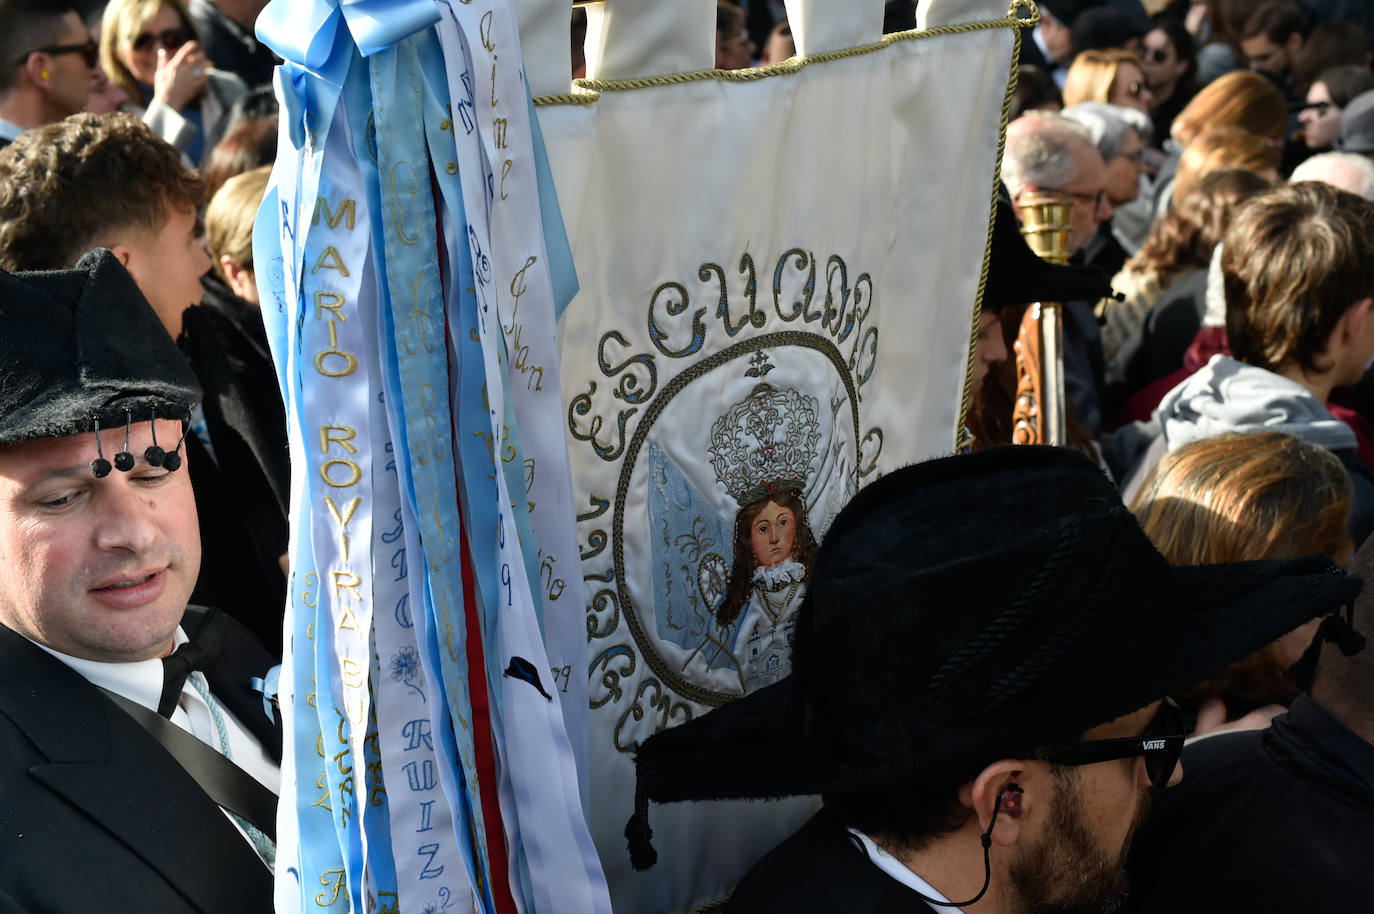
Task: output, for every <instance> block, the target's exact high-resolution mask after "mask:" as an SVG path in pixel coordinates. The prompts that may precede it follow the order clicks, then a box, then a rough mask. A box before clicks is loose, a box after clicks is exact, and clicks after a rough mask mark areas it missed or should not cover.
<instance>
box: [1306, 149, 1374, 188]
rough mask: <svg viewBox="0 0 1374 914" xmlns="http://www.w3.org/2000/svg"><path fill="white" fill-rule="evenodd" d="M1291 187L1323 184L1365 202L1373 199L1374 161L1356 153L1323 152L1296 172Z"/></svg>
mask: <svg viewBox="0 0 1374 914" xmlns="http://www.w3.org/2000/svg"><path fill="white" fill-rule="evenodd" d="M1288 181H1289V183H1290V184H1296V183H1298V182H1299V181H1321V182H1322V183H1323V184H1330V185H1331V186H1332V187H1337V188H1340V189H1341V190H1344V191H1348V192H1349V193H1352V194H1355V195H1356V196H1359V197H1364V198H1365V199H1366V200H1374V161H1371V160H1370V158H1369V157H1368V156H1362V155H1357V154H1355V153H1353V152H1323V153H1321V154H1320V155H1314V156H1312V158H1310V159H1308V160H1307V161H1305V162H1303V163H1302V164H1301V165H1299V166H1298V167H1297V168H1295V169H1293V175H1292V177H1290V178H1289V179H1288Z"/></svg>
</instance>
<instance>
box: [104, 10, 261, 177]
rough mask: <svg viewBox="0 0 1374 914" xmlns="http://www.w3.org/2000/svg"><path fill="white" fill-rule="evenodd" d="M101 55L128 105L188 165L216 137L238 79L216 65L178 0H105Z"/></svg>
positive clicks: (205, 155) (198, 161) (200, 160)
mask: <svg viewBox="0 0 1374 914" xmlns="http://www.w3.org/2000/svg"><path fill="white" fill-rule="evenodd" d="M100 59H101V62H102V63H103V64H104V67H105V71H106V72H107V73H108V74H109V77H110V81H111V82H113V83H115V84H117V85H119V86H120V87H121V88H123V89H124V91H126V92H128V93H129V97H130V98H131V99H134V102H133V103H131V104H130V105H129V106H127V110H129V111H130V113H133V114H138V115H139V116H140V117H142V119H143V120H144V121H145V122H146V123H147V124H148V126H149V127H151V128H152V129H153V132H154V133H156V134H157V135H158V136H160V137H162V138H163V139H164V140H166V141H167V142H169V143H171V144H172V145H173V146H175V147H176V148H177V149H178V150H180V151H181V152H182V153H183V154H184V155H185V156H186V159H187V161H189V162H190V163H191V164H192V165H196V166H200V165H203V164H204V163H205V162H206V161H208V159H209V155H210V151H211V150H212V149H213V148H214V146H215V144H216V143H218V142H219V139H220V137H221V136H223V133H224V127H225V124H226V122H227V121H228V112H229V106H230V105H232V104H233V103H234V100H235V99H237V98H238V97H239V96H240V95H242V94H243V93H244V92H246V91H247V87H246V86H245V85H244V83H243V80H241V79H239V78H238V77H237V76H235V75H234V74H232V73H228V72H223V71H220V70H217V69H215V67H214V62H213V61H211V60H210V59H209V58H207V57H206V56H205V52H204V50H203V49H202V48H201V46H200V42H199V41H198V40H197V34H196V30H195V25H194V24H193V23H192V21H191V18H190V15H189V14H188V13H187V11H186V7H185V6H183V5H182V3H181V2H180V0H111V2H110V4H109V5H108V6H106V7H105V13H104V15H103V17H102V18H101V30H100Z"/></svg>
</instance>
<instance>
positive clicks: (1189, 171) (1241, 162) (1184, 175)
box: [1171, 127, 1279, 200]
mask: <svg viewBox="0 0 1374 914" xmlns="http://www.w3.org/2000/svg"><path fill="white" fill-rule="evenodd" d="M1225 168H1230V169H1239V170H1240V171H1248V172H1250V173H1251V174H1255V175H1260V176H1262V177H1265V178H1268V179H1269V180H1272V179H1273V176H1271V175H1265V172H1267V171H1273V172H1275V173H1277V172H1278V168H1279V147H1277V146H1275V145H1274V144H1273V143H1271V142H1270V141H1269V140H1267V139H1265V138H1264V137H1262V136H1256V135H1255V134H1253V133H1251V132H1250V131H1248V130H1245V129H1244V128H1242V127H1217V128H1216V129H1214V130H1208V131H1207V132H1205V133H1203V134H1200V135H1199V136H1198V137H1197V139H1195V140H1193V141H1192V142H1191V143H1189V144H1188V145H1187V146H1186V147H1184V150H1183V155H1181V156H1179V160H1178V171H1177V172H1175V173H1174V189H1173V196H1172V198H1171V199H1173V200H1182V199H1183V198H1185V197H1187V196H1188V195H1189V194H1191V193H1192V192H1193V191H1194V190H1195V189H1196V188H1197V186H1198V185H1199V184H1200V183H1202V179H1203V178H1205V177H1207V176H1208V175H1210V174H1212V173H1213V172H1217V171H1221V170H1222V169H1225Z"/></svg>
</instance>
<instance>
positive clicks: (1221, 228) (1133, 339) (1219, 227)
mask: <svg viewBox="0 0 1374 914" xmlns="http://www.w3.org/2000/svg"><path fill="white" fill-rule="evenodd" d="M1271 151H1272V148H1271ZM1271 183H1272V182H1271V180H1270V176H1268V175H1261V174H1256V173H1255V172H1253V171H1250V170H1246V169H1238V168H1226V169H1221V170H1217V171H1213V172H1212V173H1210V174H1208V175H1207V176H1206V177H1204V178H1203V179H1202V180H1201V181H1200V182H1197V183H1196V185H1195V186H1190V189H1189V190H1188V191H1187V192H1186V193H1185V194H1184V195H1183V197H1182V198H1181V199H1179V200H1178V202H1177V204H1176V205H1174V206H1173V207H1171V208H1170V210H1169V212H1167V213H1165V214H1164V215H1163V216H1162V217H1161V218H1160V219H1159V221H1158V222H1156V223H1155V225H1154V228H1153V230H1151V232H1150V237H1149V238H1147V239H1146V240H1145V244H1144V245H1142V246H1141V248H1140V250H1139V252H1137V253H1136V255H1135V256H1134V257H1132V258H1131V259H1130V260H1128V261H1126V265H1125V266H1124V267H1122V269H1121V272H1119V273H1117V274H1116V276H1115V277H1114V278H1113V279H1112V288H1113V289H1115V290H1117V291H1118V292H1119V293H1121V294H1122V295H1124V296H1125V298H1124V299H1123V300H1121V301H1115V300H1112V299H1104V300H1103V302H1102V304H1101V306H1100V308H1101V311H1102V314H1103V317H1104V318H1105V320H1106V323H1105V324H1103V326H1102V352H1103V358H1104V360H1105V365H1106V369H1105V372H1104V375H1105V378H1106V383H1107V391H1106V399H1107V402H1108V409H1109V410H1111V411H1115V408H1116V407H1118V406H1120V404H1122V403H1124V402H1125V401H1126V400H1127V399H1128V398H1129V397H1130V396H1131V395H1132V394H1134V393H1136V391H1138V390H1140V389H1141V388H1143V387H1145V386H1146V385H1147V384H1149V383H1150V382H1152V381H1154V380H1155V379H1156V378H1159V377H1163V376H1165V375H1167V374H1168V373H1169V372H1171V371H1173V370H1175V369H1176V368H1178V366H1179V365H1180V364H1182V360H1183V352H1184V350H1186V349H1187V348H1188V345H1189V343H1191V342H1192V340H1193V335H1194V334H1196V333H1197V330H1198V327H1200V326H1201V324H1202V315H1201V313H1200V312H1197V313H1196V314H1195V315H1194V317H1193V320H1192V322H1191V325H1190V326H1188V327H1181V329H1179V330H1178V331H1177V332H1170V333H1169V334H1167V335H1159V338H1157V335H1156V334H1155V333H1154V332H1153V331H1154V330H1155V327H1154V326H1153V325H1152V324H1151V322H1150V321H1149V320H1148V319H1149V318H1150V315H1151V312H1152V311H1153V310H1154V309H1155V308H1156V307H1157V306H1158V305H1159V304H1160V303H1161V302H1163V301H1165V300H1166V299H1168V298H1169V296H1170V293H1171V292H1172V291H1173V290H1174V289H1175V288H1176V287H1178V288H1183V287H1184V286H1185V285H1188V283H1186V282H1185V281H1184V280H1185V278H1189V280H1191V279H1192V278H1196V280H1197V282H1196V284H1197V285H1199V286H1205V276H1206V273H1207V266H1208V264H1209V263H1210V262H1211V259H1212V250H1213V249H1214V248H1215V247H1216V245H1217V242H1218V241H1220V240H1221V236H1222V234H1223V233H1224V232H1225V231H1226V225H1227V223H1228V221H1229V219H1230V217H1231V214H1232V213H1233V212H1235V211H1236V209H1237V208H1239V207H1240V205H1241V204H1242V203H1244V202H1245V201H1246V200H1249V199H1250V198H1251V197H1253V196H1255V195H1256V194H1258V193H1260V192H1261V191H1263V190H1264V189H1265V188H1267V187H1269V186H1270V184H1271ZM1193 310H1194V311H1196V309H1193ZM1182 317H1186V315H1182ZM1175 323H1179V324H1185V323H1188V322H1187V321H1172V322H1171V323H1170V328H1169V329H1170V330H1171V331H1172V330H1173V324H1175ZM1166 349H1167V352H1166V351H1165V350H1166Z"/></svg>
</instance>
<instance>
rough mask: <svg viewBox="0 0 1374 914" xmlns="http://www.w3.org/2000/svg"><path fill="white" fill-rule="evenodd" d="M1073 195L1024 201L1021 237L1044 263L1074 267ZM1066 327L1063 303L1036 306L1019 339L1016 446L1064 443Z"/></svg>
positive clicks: (1039, 195) (1036, 195)
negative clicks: (1071, 261) (1071, 243)
mask: <svg viewBox="0 0 1374 914" xmlns="http://www.w3.org/2000/svg"><path fill="white" fill-rule="evenodd" d="M1073 203H1074V198H1073V195H1072V194H1063V193H1054V192H1044V191H1032V192H1028V193H1024V194H1022V195H1021V198H1020V206H1021V234H1022V235H1023V236H1025V239H1026V244H1027V245H1029V246H1030V249H1031V250H1032V251H1034V252H1035V254H1036V256H1038V257H1039V258H1040V259H1041V260H1045V261H1048V262H1049V263H1055V264H1066V263H1068V262H1069V214H1070V213H1071V211H1072V210H1073ZM1063 341H1064V322H1063V309H1062V303H1061V302H1052V301H1042V302H1032V303H1031V304H1030V307H1028V308H1027V309H1026V313H1025V315H1024V316H1023V317H1022V318H1021V327H1020V329H1019V332H1018V333H1017V336H1016V344H1015V346H1014V348H1015V350H1016V404H1015V406H1014V407H1013V409H1012V441H1014V442H1015V443H1016V444H1055V445H1062V444H1064V443H1065V432H1064V346H1063Z"/></svg>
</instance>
